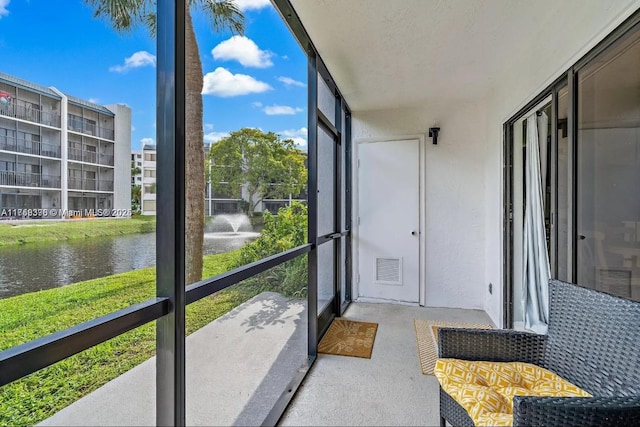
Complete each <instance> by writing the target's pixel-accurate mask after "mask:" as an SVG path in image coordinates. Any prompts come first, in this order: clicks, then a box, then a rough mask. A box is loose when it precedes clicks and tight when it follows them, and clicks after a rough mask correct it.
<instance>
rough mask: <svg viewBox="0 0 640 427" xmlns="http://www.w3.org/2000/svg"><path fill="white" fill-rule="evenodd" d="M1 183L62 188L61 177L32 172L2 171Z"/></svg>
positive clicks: (0, 172)
mask: <svg viewBox="0 0 640 427" xmlns="http://www.w3.org/2000/svg"><path fill="white" fill-rule="evenodd" d="M0 185H10V186H16V187H44V188H60V177H59V176H53V175H42V174H39V173H30V172H15V171H0Z"/></svg>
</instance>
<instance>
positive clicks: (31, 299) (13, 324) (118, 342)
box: [0, 220, 259, 425]
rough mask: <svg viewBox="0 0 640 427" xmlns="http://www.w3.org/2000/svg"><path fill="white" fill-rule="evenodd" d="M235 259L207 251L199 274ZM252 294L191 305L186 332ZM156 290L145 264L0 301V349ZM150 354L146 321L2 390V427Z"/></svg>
mask: <svg viewBox="0 0 640 427" xmlns="http://www.w3.org/2000/svg"><path fill="white" fill-rule="evenodd" d="M123 221H125V220H118V223H119V224H120V223H121V222H123ZM126 221H128V220H126ZM96 222H99V221H96ZM147 223H148V224H150V222H149V221H147ZM153 224H155V223H153ZM1 239H2V237H0V241H1ZM236 256H237V252H231V253H227V254H220V255H209V256H206V257H205V261H204V274H203V277H211V276H214V275H216V274H220V273H222V272H225V271H227V270H228V268H229V267H228V266H229V265H230V264H231V263H232V262H233V260H234V259H235V257H236ZM257 293H259V290H258V289H257V288H255V287H248V286H233V287H231V288H228V289H225V290H224V291H221V292H218V293H217V294H215V295H212V296H210V297H207V298H204V299H202V300H200V301H198V302H196V303H193V304H191V305H189V306H188V307H187V333H188V334H189V333H192V332H194V331H195V330H197V329H199V328H201V327H202V326H204V325H206V324H208V323H210V322H211V321H213V320H214V319H217V318H218V317H220V316H222V315H223V314H225V313H227V312H229V311H230V310H232V309H233V308H235V307H237V306H238V305H240V304H242V303H243V302H245V301H247V300H248V299H249V298H251V297H253V296H254V295H256V294H257ZM154 295H155V268H146V269H143V270H137V271H131V272H128V273H122V274H117V275H114V276H109V277H105V278H100V279H94V280H88V281H85V282H80V283H76V284H73V285H68V286H64V287H61V288H55V289H49V290H45V291H40V292H34V293H30V294H25V295H20V296H17V297H13V298H7V299H3V300H0V350H4V349H7V348H9V347H13V346H15V345H18V344H21V343H25V342H28V341H30V340H33V339H35V338H38V337H41V336H44V335H46V334H50V333H53V332H56V331H60V330H63V329H66V328H68V327H71V326H73V325H76V324H78V323H81V322H84V321H86V320H90V319H93V318H95V317H98V316H101V315H104V314H108V313H111V312H113V311H115V310H118V309H120V308H124V307H128V306H130V305H131V304H136V303H139V302H142V301H145V300H147V299H149V298H151V297H153V296H154ZM154 354H155V322H152V323H149V324H146V325H144V326H142V327H140V328H137V329H135V330H132V331H129V332H127V333H125V334H123V335H120V336H118V337H116V338H113V339H111V340H109V341H107V342H105V343H102V344H100V345H97V346H95V347H93V348H91V349H89V350H86V351H84V352H82V353H80V354H77V355H75V356H72V357H70V358H67V359H65V360H63V361H61V362H59V363H57V364H55V365H53V366H50V367H48V368H45V369H42V370H40V371H38V372H36V373H34V374H32V375H29V376H28V377H25V378H23V379H20V380H18V381H15V382H13V383H11V384H8V385H6V386H4V387H1V388H0V425H33V424H36V423H38V422H40V421H42V420H44V419H46V418H48V417H50V416H51V415H53V414H55V413H56V412H57V411H59V410H60V409H62V408H64V407H66V406H68V405H69V404H71V403H73V402H75V401H76V400H78V399H79V398H80V397H82V396H84V395H86V394H88V393H90V392H91V391H93V390H95V389H97V388H99V387H100V386H102V385H104V384H105V383H107V382H108V381H109V380H111V379H113V378H115V377H117V376H119V375H121V374H123V373H124V372H126V371H128V370H129V369H131V368H133V367H134V366H136V365H138V364H140V363H142V362H143V361H145V360H147V359H148V358H150V357H151V356H153V355H154Z"/></svg>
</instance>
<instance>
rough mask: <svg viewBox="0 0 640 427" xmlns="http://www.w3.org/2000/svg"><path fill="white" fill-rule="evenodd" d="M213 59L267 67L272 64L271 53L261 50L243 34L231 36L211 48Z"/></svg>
mask: <svg viewBox="0 0 640 427" xmlns="http://www.w3.org/2000/svg"><path fill="white" fill-rule="evenodd" d="M211 54H212V55H213V59H218V60H221V61H232V60H235V61H238V62H239V63H240V64H242V65H243V66H245V67H254V68H267V67H271V66H272V65H273V62H271V56H273V53H271V52H269V51H266V50H261V49H260V48H259V47H258V45H257V44H255V42H254V41H253V40H251V39H250V38H247V37H245V36H237V35H236V36H232V37H231V38H230V39H228V40H225V41H223V42H221V43H220V44H218V45H217V46H216V47H214V48H213V49H211Z"/></svg>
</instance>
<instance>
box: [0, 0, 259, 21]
mask: <svg viewBox="0 0 640 427" xmlns="http://www.w3.org/2000/svg"><path fill="white" fill-rule="evenodd" d="M10 2H11V0H0V18H2V17H3V16H6V15H8V14H9V11H8V10H7V6H9V3H10ZM248 3H251V1H249V2H248Z"/></svg>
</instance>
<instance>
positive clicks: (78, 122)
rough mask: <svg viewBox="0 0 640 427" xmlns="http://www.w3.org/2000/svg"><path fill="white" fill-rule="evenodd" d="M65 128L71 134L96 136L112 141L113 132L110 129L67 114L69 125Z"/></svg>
mask: <svg viewBox="0 0 640 427" xmlns="http://www.w3.org/2000/svg"><path fill="white" fill-rule="evenodd" d="M67 128H68V129H69V130H70V131H73V132H79V133H83V134H85V135H91V136H97V137H99V138H104V139H109V140H111V141H113V140H114V135H115V132H114V130H113V129H111V128H105V127H102V126H98V125H96V124H95V123H91V122H87V121H86V120H83V119H82V118H80V117H78V116H74V115H72V114H69V124H68V126H67Z"/></svg>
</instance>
